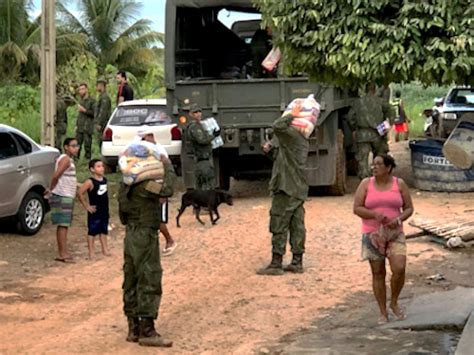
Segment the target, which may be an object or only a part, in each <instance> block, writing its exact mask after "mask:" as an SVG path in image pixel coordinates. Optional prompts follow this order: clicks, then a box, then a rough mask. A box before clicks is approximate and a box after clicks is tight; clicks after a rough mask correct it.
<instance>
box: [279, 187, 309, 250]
mask: <svg viewBox="0 0 474 355" xmlns="http://www.w3.org/2000/svg"><path fill="white" fill-rule="evenodd" d="M303 204H304V201H302V200H299V199H297V198H295V197H292V196H289V195H287V194H285V193H283V192H277V193H275V194H274V195H273V198H272V207H271V210H270V232H271V233H272V234H273V236H272V252H273V253H276V254H279V255H284V254H285V249H286V243H287V240H288V235H289V238H290V246H291V252H292V253H293V254H303V253H304V251H305V247H304V246H305V240H306V228H305V226H304V215H305V211H304V207H303Z"/></svg>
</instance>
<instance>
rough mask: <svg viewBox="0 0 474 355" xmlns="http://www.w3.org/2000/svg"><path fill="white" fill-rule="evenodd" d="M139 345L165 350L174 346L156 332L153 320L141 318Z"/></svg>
mask: <svg viewBox="0 0 474 355" xmlns="http://www.w3.org/2000/svg"><path fill="white" fill-rule="evenodd" d="M138 344H140V345H141V346H155V347H163V348H170V347H172V346H173V342H172V341H169V340H166V339H164V338H163V337H162V336H161V335H160V334H158V333H157V332H156V330H155V322H154V320H153V318H140V336H139V338H138Z"/></svg>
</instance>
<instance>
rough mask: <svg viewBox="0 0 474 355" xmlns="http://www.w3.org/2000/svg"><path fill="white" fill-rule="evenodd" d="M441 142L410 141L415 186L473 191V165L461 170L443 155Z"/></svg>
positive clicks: (423, 188) (446, 190)
mask: <svg viewBox="0 0 474 355" xmlns="http://www.w3.org/2000/svg"><path fill="white" fill-rule="evenodd" d="M442 148H443V143H442V142H439V141H436V140H431V139H428V140H413V141H410V150H411V166H412V169H413V175H414V178H415V186H416V187H417V188H418V189H420V190H427V191H440V192H466V191H474V167H473V168H471V169H469V170H461V169H458V168H456V167H455V166H453V165H452V164H451V163H450V162H449V160H448V159H446V158H445V157H444V155H443V151H442Z"/></svg>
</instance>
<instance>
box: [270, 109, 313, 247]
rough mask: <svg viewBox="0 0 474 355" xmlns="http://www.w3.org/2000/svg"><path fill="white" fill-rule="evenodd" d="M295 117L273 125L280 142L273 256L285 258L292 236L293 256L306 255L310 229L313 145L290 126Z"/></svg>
mask: <svg viewBox="0 0 474 355" xmlns="http://www.w3.org/2000/svg"><path fill="white" fill-rule="evenodd" d="M292 120H293V117H291V116H289V117H283V118H279V119H278V120H276V121H275V123H274V124H273V131H274V134H275V136H276V138H277V139H278V144H279V148H276V149H277V151H276V152H275V162H274V164H273V171H272V178H271V180H270V191H271V193H272V195H273V198H272V207H271V210H270V232H271V233H272V235H273V236H272V246H273V250H272V251H273V253H274V254H279V255H284V254H285V248H286V242H287V239H288V234H289V237H290V245H291V252H292V253H293V254H297V255H301V254H303V253H304V251H305V239H306V229H305V224H304V216H305V211H304V207H303V204H304V201H305V200H306V198H307V197H308V182H307V180H306V173H305V166H306V160H307V158H308V149H309V143H308V140H307V139H306V138H304V137H303V136H302V135H301V133H299V132H298V131H297V130H296V129H294V128H293V127H291V126H290V123H291V121H292Z"/></svg>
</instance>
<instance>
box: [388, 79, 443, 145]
mask: <svg viewBox="0 0 474 355" xmlns="http://www.w3.org/2000/svg"><path fill="white" fill-rule="evenodd" d="M391 88H392V95H393V94H394V93H395V91H396V90H400V91H401V93H402V100H403V102H404V104H405V110H406V113H407V115H408V117H409V119H410V120H411V122H410V136H411V137H413V138H414V137H423V136H424V132H423V131H424V130H423V127H424V124H425V119H424V116H423V110H425V109H427V108H431V107H433V105H434V101H433V100H434V99H435V98H436V97H443V96H445V95H446V94H447V92H448V89H449V88H447V87H442V86H430V87H426V88H424V87H423V86H421V85H420V84H418V83H410V84H394V85H392V86H391Z"/></svg>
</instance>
